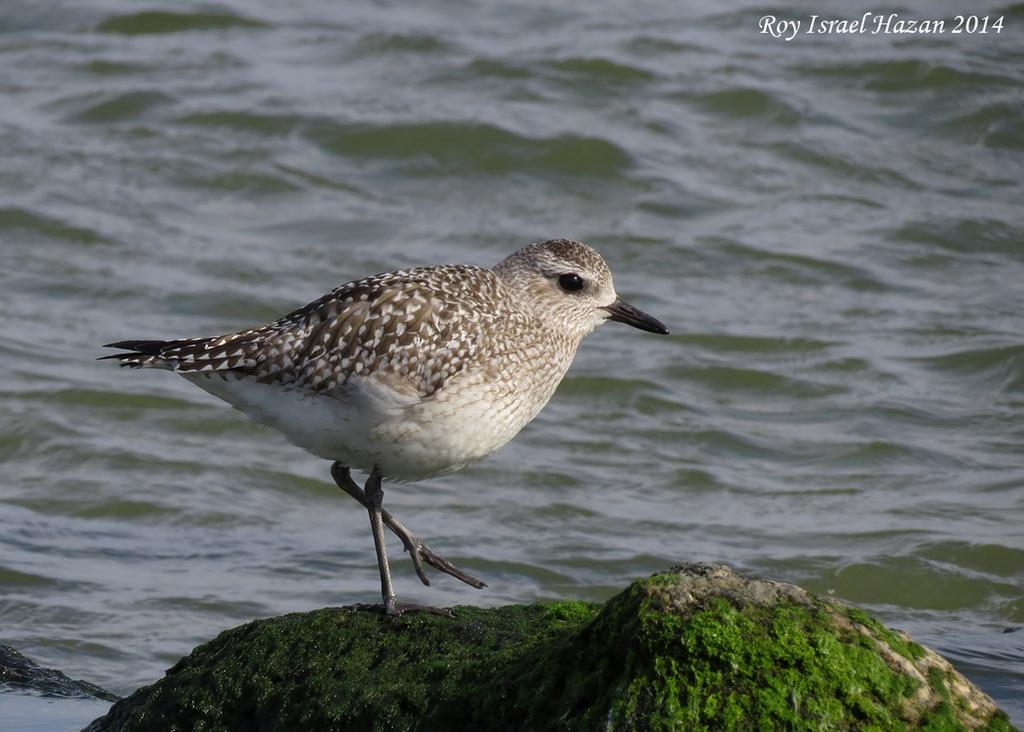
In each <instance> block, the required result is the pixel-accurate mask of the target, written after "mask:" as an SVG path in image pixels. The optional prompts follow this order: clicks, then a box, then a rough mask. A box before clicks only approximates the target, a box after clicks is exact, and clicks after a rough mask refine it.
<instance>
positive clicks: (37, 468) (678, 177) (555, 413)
mask: <svg viewBox="0 0 1024 732" xmlns="http://www.w3.org/2000/svg"><path fill="white" fill-rule="evenodd" d="M972 5H973V7H971V8H967V7H966V6H965V5H964V4H962V3H961V4H956V3H950V2H930V3H918V6H919V7H918V9H917V10H910V9H907V8H902V7H901V8H895V10H900V11H901V12H903V13H904V14H905V16H906V17H915V18H946V19H947V20H949V19H951V18H952V16H953V15H954V14H956V13H962V12H965V11H968V10H970V11H973V12H977V13H979V14H980V15H984V14H989V15H991V16H1004V18H1005V19H1004V24H1003V26H1004V27H1003V31H1002V33H1001V34H998V35H997V34H994V33H989V34H987V35H974V36H968V35H950V34H948V33H947V34H944V35H938V36H896V35H890V36H872V35H856V36H800V37H798V38H797V39H795V40H794V41H793V42H790V43H786V42H784V41H782V40H779V39H774V38H770V37H768V36H765V35H761V34H759V33H758V32H757V26H758V19H759V18H760V16H762V15H763V14H765V13H769V12H771V13H775V14H777V15H779V16H780V17H793V18H802V19H804V20H805V22H806V20H807V18H808V16H809V14H810V12H816V13H822V14H824V15H832V14H835V15H838V16H840V17H859V15H860V13H861V12H862V11H864V10H875V11H879V12H881V11H886V12H888V10H887V9H886V8H884V7H880V6H877V5H875V6H873V5H868V4H861V3H838V2H832V3H826V2H822V3H820V4H818V5H816V6H815V7H814V9H813V11H812V10H807V9H793V8H792V7H790V6H766V5H763V4H755V3H744V2H735V3H719V2H710V1H709V0H708V1H705V2H698V3H686V4H681V3H679V2H676V1H675V0H672V1H671V2H669V1H665V2H659V1H657V0H653V1H652V2H645V3H640V4H637V3H634V4H630V5H629V6H628V7H627V6H626V5H625V4H618V3H604V2H594V1H593V0H587V2H582V1H574V2H564V3H559V4H557V5H553V4H552V5H551V6H549V4H548V3H541V2H534V3H517V4H515V5H514V6H512V5H507V4H498V3H485V2H478V1H475V0H443V1H442V2H438V3H432V4H430V7H427V6H425V5H422V4H412V3H396V2H379V3H371V2H352V3H336V2H332V1H328V0H320V1H319V2H307V3H302V4H301V7H295V5H294V4H291V3H277V2H271V1H270V0H260V1H259V2H253V1H248V2H242V1H241V0H237V1H235V0H230V1H229V2H222V3H219V4H216V5H212V4H200V3H186V2H174V3H170V2H167V3H161V0H153V2H150V3H145V4H138V3H129V2H114V1H113V0H76V2H54V1H52V0H44V1H42V2H28V0H13V1H12V0H7V2H5V3H4V4H3V9H2V10H0V99H2V104H0V146H2V147H0V149H2V151H3V161H2V165H0V252H2V259H0V261H2V265H0V322H2V328H3V337H2V339H0V374H2V381H0V642H5V643H8V644H10V645H12V646H14V647H16V648H18V649H19V650H21V651H22V652H23V653H25V654H26V655H28V656H30V657H31V658H33V659H34V660H36V661H37V662H39V663H41V664H43V665H47V666H54V667H57V668H60V669H61V670H63V671H64V672H66V673H68V674H69V675H70V676H72V677H76V678H85V679H88V680H89V681H92V682H95V683H98V684H100V685H102V686H105V687H107V688H109V689H111V690H112V691H115V692H118V693H122V694H124V693H127V692H129V691H131V690H133V689H134V688H136V687H137V686H139V685H141V684H145V683H148V682H151V681H153V680H155V679H156V678H158V677H159V676H160V675H161V674H162V671H163V670H164V669H165V668H166V667H168V666H169V665H171V664H172V663H173V662H174V661H175V660H176V659H177V658H178V657H180V656H181V655H182V654H184V653H186V652H187V651H188V650H190V649H191V648H192V647H193V646H194V645H195V644H197V643H199V642H201V641H204V640H206V639H209V638H211V637H212V636H214V635H215V634H216V633H217V632H218V631H220V630H222V629H224V628H227V627H230V626H233V625H236V624H239V623H242V622H244V621H247V620H250V619H252V618H255V617H260V616H269V615H275V614H280V613H284V612H288V611H297V610H306V609H310V608H315V607H321V606H324V605H340V604H348V603H353V602H359V601H372V600H374V599H375V598H376V597H377V591H378V580H377V570H376V566H375V562H374V556H373V549H372V543H371V538H370V533H369V531H368V527H367V522H366V516H365V513H364V512H363V511H362V510H360V509H358V507H357V506H356V505H355V504H354V503H353V502H352V501H351V500H350V499H349V498H347V497H346V496H343V495H342V494H341V493H340V492H339V491H338V489H337V488H335V487H334V485H333V483H332V482H331V480H330V478H329V475H328V464H327V463H326V462H322V461H319V460H318V459H316V458H314V457H311V456H309V455H307V454H305V453H303V452H301V451H300V450H298V449H297V448H294V447H291V446H290V445H288V444H287V443H286V442H285V441H284V440H283V439H281V438H279V437H278V436H277V435H276V434H275V433H272V432H270V431H269V430H266V429H263V428H259V427H256V426H254V425H252V424H251V423H249V422H247V421H246V419H245V418H244V417H243V416H241V415H240V414H238V413H236V412H233V411H232V410H231V409H230V408H229V407H227V406H226V405H225V404H223V403H220V402H218V401H216V400H215V399H214V398H213V397H210V396H207V395H206V394H204V393H202V392H200V391H199V390H197V389H195V388H194V387H192V386H190V385H189V384H187V383H186V382H185V381H184V380H182V379H179V378H177V377H175V376H173V375H172V374H168V373H165V372H158V371H148V372H128V371H119V370H118V369H117V368H116V367H115V366H114V365H113V364H112V363H110V362H102V363H97V362H96V361H95V360H94V359H95V358H96V357H97V356H98V355H100V354H101V353H102V351H101V349H100V348H99V344H101V343H104V342H107V341H110V340H117V339H122V338H135V337H153V338H163V337H166V338H172V337H180V336H193V335H210V334H217V333H221V332H225V331H231V330H235V329H239V328H242V327H247V326H250V325H253V324H258V323H261V322H264V321H267V320H269V319H272V318H275V317H276V316H278V315H280V314H282V313H284V312H286V311H287V310H289V309H291V308H293V307H295V306H297V305H301V304H303V303H305V302H307V301H308V300H310V299H312V298H314V297H317V296H319V295H320V294H321V293H323V292H325V291H326V290H328V289H330V288H332V287H334V286H335V285H337V284H339V283H341V282H344V281H346V280H349V279H352V278H355V277H358V276H362V275H366V274H370V273H374V272H380V271H384V270H389V269H394V268H398V267H401V266H407V265H416V264H431V263H445V262H469V263H475V264H484V265H490V264H493V263H494V262H496V261H498V260H500V259H501V258H503V257H504V256H505V255H507V254H508V253H510V252H512V251H514V250H515V249H517V248H518V247H520V246H521V245H524V244H526V243H528V242H530V241H534V240H537V239H545V238H551V237H560V236H567V237H575V238H582V239H585V240H587V241H589V242H591V243H592V244H594V245H595V246H596V247H598V248H599V249H600V250H601V251H602V252H603V253H604V254H605V256H606V258H607V259H608V260H609V262H610V264H611V266H612V269H613V270H614V271H615V272H616V273H617V277H616V284H617V287H618V290H619V292H620V293H621V294H622V295H623V296H624V297H626V298H627V299H629V300H630V301H632V302H635V304H637V305H638V306H640V307H642V308H643V309H645V310H647V311H649V312H651V313H653V314H654V315H656V316H657V317H659V318H661V319H662V320H663V321H665V323H666V324H668V325H669V327H670V328H671V329H672V331H673V335H672V336H670V337H666V338H658V337H654V336H650V335H648V334H643V333H640V332H638V331H634V330H631V329H629V328H625V327H623V326H616V325H608V326H605V327H603V328H602V329H600V330H599V331H598V332H596V333H595V334H594V335H593V336H591V337H590V338H589V339H588V340H587V341H586V342H585V343H584V345H583V347H582V349H581V350H580V353H579V356H578V358H577V362H576V364H575V366H574V368H573V370H572V371H571V372H570V376H569V378H568V379H567V380H566V382H565V383H564V384H563V386H562V387H561V388H560V390H559V392H558V394H557V395H556V396H555V398H554V400H553V401H552V403H551V404H550V405H549V407H548V408H547V409H546V410H545V411H544V412H543V413H542V414H541V415H540V417H539V418H538V419H537V420H536V421H535V422H534V423H533V424H531V425H530V426H529V427H528V428H527V429H526V430H525V431H524V433H523V434H521V435H520V436H519V438H517V439H516V440H515V441H514V442H513V443H512V444H511V445H510V446H509V447H507V448H506V449H504V450H503V451H501V452H500V453H498V454H496V455H495V456H493V457H492V458H490V459H488V460H486V461H485V462H483V463H481V464H480V465H479V466H477V467H474V468H472V469H469V470H466V471H464V472H462V473H459V474H456V475H452V476H449V477H446V478H442V479H438V480H436V481H431V482H428V483H424V484H419V485H407V486H402V487H393V488H392V489H390V490H388V492H387V494H386V503H387V505H388V507H389V508H390V509H391V510H392V511H393V512H394V513H395V514H396V515H397V516H398V517H400V518H401V519H403V520H404V521H405V522H406V523H408V524H409V525H410V526H411V527H412V528H413V529H414V530H415V531H416V532H417V533H418V534H419V535H420V536H422V537H423V538H424V539H426V540H427V541H428V542H429V543H430V544H431V545H432V546H434V548H435V549H437V550H438V551H440V552H441V553H442V554H445V555H446V556H448V557H449V558H450V559H452V560H453V561H455V562H456V563H457V564H459V565H462V566H465V568H466V569H468V570H469V571H471V572H473V573H474V574H477V575H479V576H481V577H483V578H484V579H486V580H487V581H488V582H489V583H490V588H488V589H487V590H484V591H481V592H478V591H475V590H472V589H470V588H468V587H465V586H462V585H460V584H458V583H456V582H455V581H454V580H451V579H450V578H447V577H444V576H437V575H435V576H436V577H437V579H436V580H435V582H434V584H433V586H432V587H430V588H424V587H421V586H420V585H419V584H418V583H417V582H416V580H415V576H414V574H413V573H412V568H411V565H410V564H409V562H408V561H407V560H405V559H401V558H399V559H398V561H397V562H396V563H397V576H398V590H399V594H400V595H402V596H403V597H404V598H406V599H408V600H416V601H422V602H428V603H435V604H445V605H447V604H457V603H476V604H482V605H498V604H503V603H512V602H528V601H531V600H534V599H538V598H555V597H567V596H568V597H576V598H583V599H590V600H601V599H604V598H607V597H608V596H609V595H610V594H612V593H613V592H615V591H616V590H618V589H619V588H621V587H622V586H624V584H625V583H627V582H629V581H630V580H631V579H633V578H635V577H637V576H639V575H643V574H646V573H650V572H653V571H655V570H658V569H662V568H664V567H666V566H668V565H671V564H672V563H674V562H678V561H681V560H710V561H721V562H726V563H729V564H731V565H732V566H734V567H736V568H738V569H741V570H744V571H748V572H753V573H761V574H764V575H768V576H771V577H775V578H781V579H785V580H789V581H793V582H797V583H800V584H802V585H804V586H806V587H808V588H810V589H813V590H815V591H818V592H823V593H834V594H835V595H836V596H838V597H841V598H844V599H847V600H849V601H852V602H855V603H859V604H861V605H863V606H865V607H867V608H868V609H869V610H870V611H871V612H872V613H874V614H875V615H877V616H878V617H879V618H881V619H882V620H884V621H886V622H888V623H890V624H892V625H894V626H896V627H900V628H903V629H906V630H908V631H909V632H910V633H911V634H912V635H913V636H914V637H915V638H916V639H917V640H919V641H921V642H923V643H926V644H928V645H930V646H933V647H935V648H936V649H938V650H939V651H940V652H942V653H944V654H946V655H947V656H948V657H949V658H951V659H952V660H953V661H954V662H955V663H956V664H957V665H958V666H959V667H960V668H961V669H962V670H963V671H964V672H965V673H966V674H967V675H968V676H969V677H970V678H972V679H973V680H974V681H975V682H977V683H978V684H979V685H980V686H981V687H982V688H984V689H985V690H987V691H988V692H989V693H991V694H992V695H993V696H994V697H995V698H996V699H997V701H998V702H999V703H1000V704H1001V705H1003V706H1004V708H1006V709H1007V710H1008V711H1009V712H1010V713H1011V715H1012V718H1013V719H1014V721H1015V722H1016V723H1017V724H1018V725H1021V724H1024V630H1020V628H1021V626H1022V625H1024V589H1022V583H1024V449H1022V441H1024V207H1022V201H1024V91H1022V90H1024V86H1022V84H1024V32H1022V28H1024V5H1022V4H1015V5H1007V4H999V3H980V4H978V3H975V4H972ZM392 546H393V549H392V551H393V553H394V555H395V556H396V558H397V557H400V556H401V551H400V547H399V546H398V545H397V544H393V545H392ZM4 703H5V702H4V701H3V700H2V698H0V717H2V715H3V713H2V709H3V706H4Z"/></svg>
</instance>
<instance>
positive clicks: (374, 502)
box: [364, 465, 401, 615]
mask: <svg viewBox="0 0 1024 732" xmlns="http://www.w3.org/2000/svg"><path fill="white" fill-rule="evenodd" d="M364 494H365V495H366V500H367V502H368V503H369V505H368V506H367V507H366V510H367V511H368V512H369V514H370V531H372V532H373V545H374V547H375V548H376V549H377V568H378V569H379V570H380V594H381V597H382V598H384V614H385V615H400V614H401V610H399V609H398V598H396V597H395V589H394V587H393V586H392V585H391V568H390V567H389V566H388V552H387V547H386V546H385V545H384V517H383V516H381V504H382V503H383V502H384V489H383V488H382V487H381V484H380V472H379V471H378V470H377V466H376V465H374V466H373V470H371V471H370V477H369V478H367V479H366V488H365V489H364Z"/></svg>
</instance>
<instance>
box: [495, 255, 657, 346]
mask: <svg viewBox="0 0 1024 732" xmlns="http://www.w3.org/2000/svg"><path fill="white" fill-rule="evenodd" d="M494 271H495V273H496V274H497V275H498V277H500V278H501V279H502V280H503V281H504V282H505V284H506V285H508V286H509V287H511V288H512V289H513V290H515V291H517V292H518V293H519V294H520V295H521V296H522V297H523V299H524V300H525V301H526V302H527V303H528V305H529V306H530V307H531V308H533V310H534V312H535V313H536V314H537V316H538V317H539V318H541V320H542V321H543V322H545V323H547V324H549V325H551V327H553V328H557V329H558V330H560V331H563V332H565V333H566V334H567V335H570V336H573V337H576V338H582V337H583V336H585V335H587V334H588V333H589V332H590V331H592V330H593V329H594V328H596V327H597V326H599V325H600V324H601V323H603V322H605V321H606V320H615V321H618V322H620V323H626V324H628V325H632V326H633V327H634V328H639V329H640V330H646V331H649V332H651V333H660V334H663V335H664V334H667V333H668V329H667V328H665V326H664V325H662V324H661V322H659V321H658V320H656V319H655V318H653V317H651V316H650V315H648V314H647V313H644V312H641V311H640V310H637V309H636V308H635V307H633V306H632V305H630V304H629V303H626V302H623V301H622V300H620V299H619V297H618V295H616V294H615V287H614V286H613V285H612V273H611V270H609V269H608V265H607V264H606V263H605V261H604V259H603V258H602V257H601V255H600V254H598V253H597V252H596V251H595V250H594V249H593V248H592V247H590V246H588V245H587V244H584V243H583V242H580V241H573V240H571V239H552V240H550V241H544V242H537V243H536V244H530V245H529V246H527V247H523V248H522V249H520V250H519V251H518V252H516V253H515V254H512V255H511V256H509V257H507V258H506V259H504V260H502V261H501V262H499V263H498V264H497V265H496V266H495V267H494Z"/></svg>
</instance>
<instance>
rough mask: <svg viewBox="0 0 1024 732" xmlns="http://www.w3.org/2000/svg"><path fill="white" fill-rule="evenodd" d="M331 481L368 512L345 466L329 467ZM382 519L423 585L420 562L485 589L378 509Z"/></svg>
mask: <svg viewBox="0 0 1024 732" xmlns="http://www.w3.org/2000/svg"><path fill="white" fill-rule="evenodd" d="M331 477H332V478H334V482H335V483H337V484H338V487H339V488H341V489H342V490H343V491H345V492H346V493H348V494H349V495H350V496H352V497H353V498H354V499H356V501H358V502H359V504H360V505H361V506H363V508H365V509H367V510H369V509H370V503H369V499H368V498H367V496H366V493H365V492H363V489H362V488H360V487H359V486H358V485H356V482H355V481H354V480H352V475H351V473H350V472H349V469H348V467H347V466H345V465H342V464H341V463H338V462H336V463H334V464H332V465H331ZM381 518H382V519H383V520H384V524H385V525H386V526H387V527H388V528H389V529H391V530H392V531H393V532H394V533H395V535H396V536H397V537H398V538H399V539H401V540H402V544H404V545H405V550H406V551H407V552H409V556H410V557H411V558H412V565H413V567H414V568H415V569H416V575H417V576H418V577H419V578H420V582H422V583H423V584H425V585H430V580H428V579H427V574H426V572H425V571H424V570H423V562H426V563H427V564H429V565H430V566H431V567H433V568H434V569H436V570H437V571H439V572H444V573H445V574H449V575H451V576H452V577H454V578H455V579H457V580H461V581H463V582H465V583H466V584H467V585H470V586H471V587H475V588H477V589H481V588H483V587H486V586H487V585H486V584H484V583H483V582H481V581H480V580H478V579H477V578H476V577H474V576H473V575H471V574H468V573H466V572H463V571H462V570H461V569H459V568H458V567H456V566H455V565H454V564H452V563H451V562H449V561H448V560H447V559H445V558H444V557H442V556H441V555H440V554H437V553H436V552H434V550H433V549H431V548H430V547H429V546H427V545H426V544H424V543H423V542H422V541H420V540H419V538H417V536H416V535H415V534H414V533H412V531H410V530H409V529H408V528H406V526H405V524H403V523H402V522H401V521H399V520H398V519H396V518H395V517H394V516H392V515H391V514H390V513H388V512H387V511H385V510H383V509H381Z"/></svg>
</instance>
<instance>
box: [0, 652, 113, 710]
mask: <svg viewBox="0 0 1024 732" xmlns="http://www.w3.org/2000/svg"><path fill="white" fill-rule="evenodd" d="M11 691H16V692H27V693H30V694H37V695H39V696H57V697H75V698H82V699H101V700H103V701H115V700H116V699H119V698H120V697H118V696H117V695H116V694H111V693H110V692H109V691H107V690H106V689H102V688H100V687H99V686H96V684H90V683H89V682H88V681H77V680H75V679H72V678H68V677H67V676H65V675H64V674H63V673H61V672H60V671H57V670H56V669H52V668H43V667H42V666H37V665H36V664H34V663H33V662H32V661H30V660H29V659H28V658H26V657H25V656H23V655H22V654H21V653H19V652H18V651H16V650H14V649H13V648H11V647H10V646H5V645H0V693H2V692H11Z"/></svg>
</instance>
